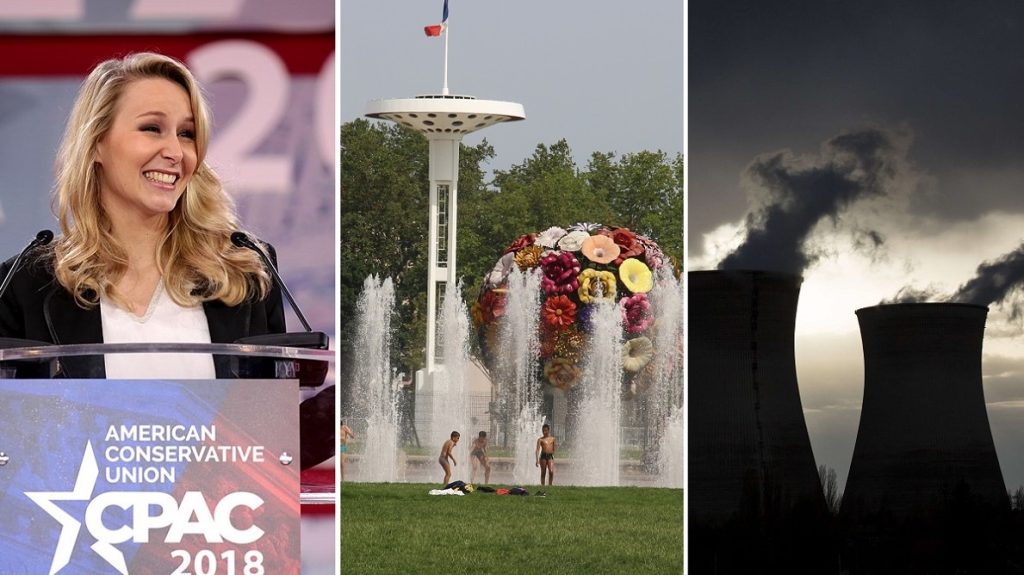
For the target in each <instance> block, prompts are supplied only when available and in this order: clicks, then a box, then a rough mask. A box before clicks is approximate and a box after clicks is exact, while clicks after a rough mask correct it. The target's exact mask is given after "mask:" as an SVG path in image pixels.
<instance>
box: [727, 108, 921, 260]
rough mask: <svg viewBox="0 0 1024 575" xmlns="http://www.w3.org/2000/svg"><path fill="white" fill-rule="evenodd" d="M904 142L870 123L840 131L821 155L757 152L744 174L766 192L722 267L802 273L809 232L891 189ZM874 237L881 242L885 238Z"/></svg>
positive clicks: (807, 252) (806, 255)
mask: <svg viewBox="0 0 1024 575" xmlns="http://www.w3.org/2000/svg"><path fill="white" fill-rule="evenodd" d="M905 154H906V146H902V145H900V144H899V143H898V142H897V141H896V138H895V137H894V136H893V134H891V133H890V132H888V131H885V130H881V129H877V128H870V129H864V130H860V131H857V132H852V133H848V134H841V135H839V136H836V137H834V138H832V139H830V140H828V141H827V142H825V143H824V144H823V145H822V147H821V152H820V154H819V156H818V157H817V158H813V159H810V160H808V159H806V158H797V157H795V156H793V154H792V153H790V152H788V151H782V152H775V153H772V154H766V155H763V156H759V157H758V158H757V159H755V160H754V161H753V162H752V163H751V164H750V166H748V167H747V169H746V171H745V177H747V178H748V179H749V180H751V181H752V182H753V183H754V184H755V185H757V186H758V187H760V188H762V189H763V190H764V191H765V192H766V199H765V202H764V204H763V205H762V206H761V207H759V208H758V209H755V210H753V211H752V212H751V213H750V214H749V215H748V216H747V220H746V228H747V238H746V240H745V241H744V243H743V244H742V245H741V246H739V247H738V248H737V249H736V250H735V251H734V252H732V253H731V254H729V255H728V256H726V257H725V258H724V259H723V260H722V262H721V263H720V264H719V266H718V267H719V269H763V270H773V271H782V272H786V273H792V274H801V273H802V272H803V271H804V270H805V269H806V268H807V267H808V266H809V265H810V264H811V263H813V262H814V260H815V259H816V258H817V256H815V255H813V254H812V253H809V250H808V246H807V245H806V243H807V236H808V235H809V234H810V233H811V231H812V230H813V229H814V227H815V225H817V224H818V222H820V221H821V220H822V219H824V218H826V217H830V218H833V219H836V218H837V217H838V215H839V213H840V212H841V211H842V210H844V209H845V208H846V207H848V206H849V205H850V204H852V203H853V202H855V201H857V200H859V199H862V198H868V197H874V196H881V195H884V194H886V193H887V192H888V187H889V184H890V183H891V182H892V180H893V179H894V178H895V176H896V174H897V171H898V169H899V165H900V162H901V160H902V159H903V157H904V156H905ZM873 234H874V235H872V236H871V239H872V242H869V243H874V244H876V245H877V244H878V243H879V242H880V241H881V237H880V236H879V235H877V233H873Z"/></svg>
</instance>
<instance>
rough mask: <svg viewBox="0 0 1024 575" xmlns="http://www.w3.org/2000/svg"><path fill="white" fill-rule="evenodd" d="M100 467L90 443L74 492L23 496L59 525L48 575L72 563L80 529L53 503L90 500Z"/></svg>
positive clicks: (75, 521)
mask: <svg viewBox="0 0 1024 575" xmlns="http://www.w3.org/2000/svg"><path fill="white" fill-rule="evenodd" d="M99 474H100V470H99V466H97V465H96V454H95V453H93V450H92V442H91V441H90V442H89V443H87V444H86V446H85V453H83V454H82V464H81V465H80V466H79V468H78V478H77V479H75V488H74V489H73V490H71V491H34V492H31V493H29V492H26V493H25V495H26V496H27V497H28V498H29V499H31V500H32V501H33V502H35V504H36V505H38V506H39V507H41V508H42V509H43V511H45V512H47V513H49V514H50V517H53V518H54V519H56V520H57V521H58V522H60V525H61V530H60V537H59V538H58V539H57V549H56V551H55V552H54V554H53V561H52V562H51V563H50V575H55V574H56V573H57V572H58V571H60V570H61V569H63V568H64V567H66V566H67V564H68V563H70V562H71V552H72V550H73V549H74V548H75V542H76V541H78V532H79V531H80V530H81V528H82V524H81V522H79V521H77V520H76V519H75V518H74V517H72V516H71V515H70V514H69V513H68V512H66V511H64V510H63V509H61V508H60V507H58V506H57V504H56V503H54V501H89V500H90V499H91V498H92V491H93V488H94V487H95V486H96V478H97V477H98V476H99Z"/></svg>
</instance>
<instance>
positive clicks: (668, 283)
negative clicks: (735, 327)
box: [648, 270, 683, 487]
mask: <svg viewBox="0 0 1024 575" xmlns="http://www.w3.org/2000/svg"><path fill="white" fill-rule="evenodd" d="M651 300H652V301H653V302H654V303H655V305H656V306H657V308H658V310H660V313H659V316H658V320H657V322H656V326H655V327H656V340H657V342H656V343H657V345H655V353H654V359H653V360H652V361H651V363H652V365H653V369H652V371H653V378H652V379H653V381H652V383H651V390H650V396H649V397H650V401H649V402H648V410H649V412H650V414H649V415H650V416H651V418H650V419H651V420H653V421H654V422H655V425H656V426H657V429H656V433H657V434H658V436H659V438H660V439H659V443H658V452H657V453H658V461H657V469H658V477H659V481H658V482H659V484H660V485H662V486H663V487H682V486H683V284H682V281H681V279H677V278H676V277H675V276H673V275H672V274H671V273H667V272H665V271H664V270H663V272H662V273H659V274H658V277H657V279H656V281H655V284H654V289H653V290H651Z"/></svg>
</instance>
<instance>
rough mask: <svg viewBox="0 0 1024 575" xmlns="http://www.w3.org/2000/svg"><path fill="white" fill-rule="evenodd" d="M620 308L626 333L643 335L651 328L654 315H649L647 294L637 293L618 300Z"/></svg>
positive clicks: (649, 304)
mask: <svg viewBox="0 0 1024 575" xmlns="http://www.w3.org/2000/svg"><path fill="white" fill-rule="evenodd" d="M619 306H620V307H622V322H623V325H624V326H625V328H626V332H627V333H633V334H636V333H643V332H645V331H647V328H649V327H651V322H653V321H654V315H653V314H651V303H650V302H649V301H647V294H643V293H638V294H635V295H631V296H626V297H624V298H622V299H620V300H619Z"/></svg>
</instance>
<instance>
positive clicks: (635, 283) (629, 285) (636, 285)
mask: <svg viewBox="0 0 1024 575" xmlns="http://www.w3.org/2000/svg"><path fill="white" fill-rule="evenodd" d="M619 279H620V280H621V281H622V285H624V286H626V289H628V290H629V291H631V292H633V293H647V292H649V291H651V288H653V287H654V274H652V273H651V270H650V268H648V267H647V264H645V263H644V262H642V261H640V260H638V259H636V258H629V259H627V260H625V261H623V262H622V264H621V265H620V266H619Z"/></svg>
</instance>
